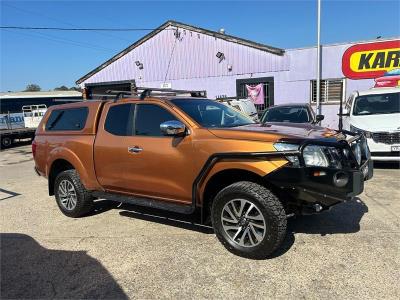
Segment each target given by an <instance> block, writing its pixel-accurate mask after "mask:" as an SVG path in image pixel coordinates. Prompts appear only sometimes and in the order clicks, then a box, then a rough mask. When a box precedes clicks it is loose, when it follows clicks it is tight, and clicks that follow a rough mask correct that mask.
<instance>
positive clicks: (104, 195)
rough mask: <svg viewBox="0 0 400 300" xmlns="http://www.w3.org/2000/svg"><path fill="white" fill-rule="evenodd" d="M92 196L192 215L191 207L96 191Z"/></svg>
mask: <svg viewBox="0 0 400 300" xmlns="http://www.w3.org/2000/svg"><path fill="white" fill-rule="evenodd" d="M92 196H93V197H96V198H100V199H106V200H111V201H116V202H122V203H128V204H134V205H139V206H146V207H151V208H157V209H162V210H167V211H172V212H176V213H180V214H192V213H193V212H194V209H193V207H192V206H191V205H179V204H174V203H169V202H166V201H162V200H155V199H151V198H139V197H132V196H125V195H121V194H114V193H107V192H98V191H95V192H92Z"/></svg>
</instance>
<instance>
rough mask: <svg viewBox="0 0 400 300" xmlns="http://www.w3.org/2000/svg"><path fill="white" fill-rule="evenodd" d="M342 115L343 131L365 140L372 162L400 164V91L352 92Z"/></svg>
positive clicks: (394, 89) (379, 89) (397, 89)
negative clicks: (362, 136) (363, 135)
mask: <svg viewBox="0 0 400 300" xmlns="http://www.w3.org/2000/svg"><path fill="white" fill-rule="evenodd" d="M342 116H343V129H345V130H349V131H352V132H363V133H364V134H365V136H366V137H367V138H368V146H369V148H370V151H371V155H372V159H373V160H378V161H400V88H373V89H370V90H367V91H363V92H354V93H353V94H352V95H351V96H350V97H349V99H348V100H347V101H346V103H345V105H344V107H343V114H342Z"/></svg>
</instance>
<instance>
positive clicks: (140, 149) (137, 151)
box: [128, 146, 143, 153]
mask: <svg viewBox="0 0 400 300" xmlns="http://www.w3.org/2000/svg"><path fill="white" fill-rule="evenodd" d="M142 151H143V149H142V148H140V147H138V146H135V147H128V152H129V153H139V152H142Z"/></svg>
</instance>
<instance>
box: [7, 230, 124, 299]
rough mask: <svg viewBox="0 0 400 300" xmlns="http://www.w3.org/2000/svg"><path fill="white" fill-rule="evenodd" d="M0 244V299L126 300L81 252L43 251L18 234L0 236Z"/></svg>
mask: <svg viewBox="0 0 400 300" xmlns="http://www.w3.org/2000/svg"><path fill="white" fill-rule="evenodd" d="M0 241H1V246H0V251H1V264H0V267H1V268H0V275H1V298H2V299H34V298H36V299H37V298H41V299H48V298H69V299H89V298H90V299H94V298H109V299H111V298H112V299H128V297H127V296H126V295H125V293H124V291H123V290H122V289H121V287H120V286H119V285H118V283H117V282H116V281H115V280H114V278H113V277H112V276H111V274H110V273H109V272H108V271H107V270H106V269H105V268H104V267H103V266H102V265H101V263H100V262H99V261H97V260H96V259H94V258H92V257H90V256H89V255H87V254H86V252H85V251H62V250H51V249H46V248H44V247H42V246H41V245H40V244H39V243H38V242H37V241H35V240H34V239H33V238H32V237H30V236H28V235H25V234H19V233H1V234H0Z"/></svg>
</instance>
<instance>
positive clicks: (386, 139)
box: [372, 132, 400, 145]
mask: <svg viewBox="0 0 400 300" xmlns="http://www.w3.org/2000/svg"><path fill="white" fill-rule="evenodd" d="M372 140H373V141H374V142H375V143H383V144H388V145H393V144H400V132H393V133H390V132H374V133H372Z"/></svg>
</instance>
